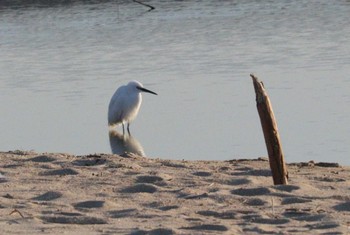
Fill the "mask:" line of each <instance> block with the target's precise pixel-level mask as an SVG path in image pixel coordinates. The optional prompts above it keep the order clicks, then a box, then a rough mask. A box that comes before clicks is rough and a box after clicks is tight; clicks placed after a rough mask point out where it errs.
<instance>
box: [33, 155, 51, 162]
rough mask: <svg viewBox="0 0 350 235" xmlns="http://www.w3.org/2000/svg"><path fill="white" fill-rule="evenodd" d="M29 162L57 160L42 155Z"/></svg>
mask: <svg viewBox="0 0 350 235" xmlns="http://www.w3.org/2000/svg"><path fill="white" fill-rule="evenodd" d="M27 161H31V162H53V161H56V159H55V158H53V157H49V156H46V155H40V156H36V157H33V158H29V159H28V160H27Z"/></svg>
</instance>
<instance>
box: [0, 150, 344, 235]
mask: <svg viewBox="0 0 350 235" xmlns="http://www.w3.org/2000/svg"><path fill="white" fill-rule="evenodd" d="M0 158H1V168H0V173H1V175H0V191H1V192H0V215H1V216H0V234H62V233H64V234H85V235H86V234H140V235H141V234H165V235H167V234H168V235H169V234H349V233H350V183H349V179H350V167H348V166H339V165H338V164H323V163H314V162H309V163H298V164H288V171H289V185H280V186H274V185H273V183H272V177H271V173H270V168H269V164H268V161H267V159H256V160H231V161H175V160H164V159H152V158H145V157H140V156H136V155H124V156H118V155H112V154H111V155H107V154H93V155H87V156H74V155H69V154H60V153H44V154H41V153H35V152H23V151H14V152H1V153H0Z"/></svg>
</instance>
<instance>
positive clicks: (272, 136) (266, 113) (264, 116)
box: [250, 74, 288, 185]
mask: <svg viewBox="0 0 350 235" xmlns="http://www.w3.org/2000/svg"><path fill="white" fill-rule="evenodd" d="M250 76H251V77H252V79H253V84H254V90H255V94H256V106H257V109H258V113H259V117H260V122H261V126H262V129H263V132H264V138H265V143H266V148H267V152H268V155H269V162H270V168H271V172H272V178H273V183H274V184H275V185H276V184H288V170H287V167H286V164H285V161H284V155H283V151H282V145H281V140H280V136H279V134H278V128H277V123H276V119H275V115H274V113H273V110H272V105H271V102H270V98H269V96H268V95H267V92H266V90H265V88H264V84H263V83H262V82H259V80H258V78H257V77H256V76H254V75H253V74H251V75H250Z"/></svg>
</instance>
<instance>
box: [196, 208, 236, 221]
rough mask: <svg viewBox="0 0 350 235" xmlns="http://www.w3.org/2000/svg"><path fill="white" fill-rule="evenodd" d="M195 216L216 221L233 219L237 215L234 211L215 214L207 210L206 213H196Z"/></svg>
mask: <svg viewBox="0 0 350 235" xmlns="http://www.w3.org/2000/svg"><path fill="white" fill-rule="evenodd" d="M197 214H199V215H202V216H210V217H215V218H218V219H235V218H236V214H237V213H236V212H234V211H224V212H217V211H211V210H207V211H198V212H197Z"/></svg>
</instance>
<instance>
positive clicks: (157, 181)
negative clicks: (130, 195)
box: [136, 175, 166, 186]
mask: <svg viewBox="0 0 350 235" xmlns="http://www.w3.org/2000/svg"><path fill="white" fill-rule="evenodd" d="M136 183H141V184H142V183H148V184H154V185H157V186H165V185H166V183H165V182H164V180H163V178H162V177H160V176H156V175H141V176H138V177H137V178H136Z"/></svg>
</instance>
